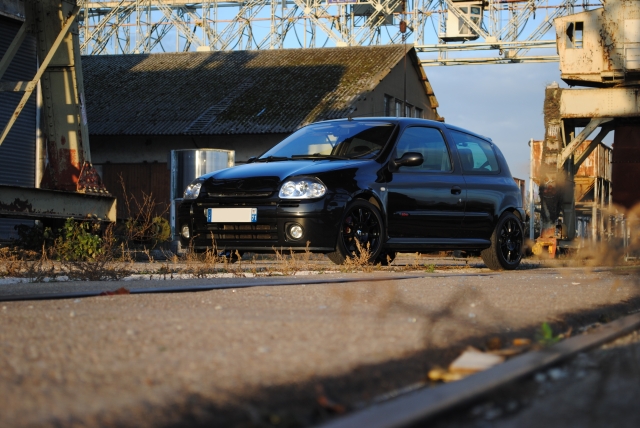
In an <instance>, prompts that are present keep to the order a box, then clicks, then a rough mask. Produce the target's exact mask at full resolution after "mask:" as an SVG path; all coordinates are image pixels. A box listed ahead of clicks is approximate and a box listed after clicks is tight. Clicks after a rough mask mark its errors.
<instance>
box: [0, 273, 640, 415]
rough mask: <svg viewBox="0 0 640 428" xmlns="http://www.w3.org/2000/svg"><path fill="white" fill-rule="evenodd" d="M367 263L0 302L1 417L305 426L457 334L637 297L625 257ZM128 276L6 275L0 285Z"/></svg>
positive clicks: (372, 390)
mask: <svg viewBox="0 0 640 428" xmlns="http://www.w3.org/2000/svg"><path fill="white" fill-rule="evenodd" d="M410 274H411V275H414V277H413V278H408V279H401V278H400V277H402V276H406V275H410ZM380 275H381V274H379V273H378V274H365V273H361V274H348V275H347V274H326V275H315V276H300V277H293V278H288V279H286V281H291V282H290V283H289V284H287V285H276V284H279V283H282V282H283V280H282V278H276V279H264V278H252V280H255V283H251V284H250V285H254V284H255V286H250V287H243V288H241V287H240V286H239V285H242V284H240V282H242V283H243V284H245V283H247V282H248V281H249V279H247V278H236V279H231V278H229V279H226V278H216V279H214V280H212V279H194V280H173V281H166V280H165V281H157V282H147V281H136V282H135V287H138V288H144V287H147V288H158V287H161V286H171V287H181V286H189V287H199V286H216V287H218V286H220V287H226V286H229V288H219V289H212V290H209V291H199V292H183V293H155V294H129V295H115V296H98V297H88V298H70V299H55V300H37V301H11V302H2V303H0V356H1V358H0V396H1V397H3V398H2V400H1V401H0V426H7V427H22V426H45V427H48V426H51V427H54V426H55V427H67V426H68V427H72V426H91V427H93V426H96V427H97V426H100V427H104V426H118V427H129V426H131V427H133V426H135V427H145V426H149V427H151V426H153V427H158V426H160V427H174V426H224V427H230V426H231V427H245V426H247V427H249V426H252V427H253V426H309V425H313V424H315V423H318V422H321V421H323V420H326V419H327V418H330V417H333V416H334V415H335V414H337V413H340V412H342V411H343V410H346V411H352V410H356V409H358V408H361V407H363V406H366V405H367V404H368V403H371V402H372V401H373V400H376V398H377V397H379V396H380V394H384V393H387V392H389V391H391V390H394V389H397V388H402V387H406V386H407V385H414V384H416V383H423V382H424V381H425V378H426V373H427V372H428V371H429V370H430V369H431V368H433V367H434V366H446V365H447V364H448V363H449V362H451V361H452V360H453V359H454V358H455V357H456V356H457V355H459V353H460V352H461V351H462V350H463V349H464V348H465V347H467V346H469V345H473V346H476V347H480V348H482V347H483V346H484V345H485V344H486V343H487V340H488V339H490V338H495V337H497V338H500V340H501V341H502V342H503V343H508V342H509V341H510V340H511V339H513V338H516V337H529V338H533V339H535V336H536V332H537V331H539V329H540V325H541V323H542V322H549V323H550V324H551V325H552V326H553V328H554V332H555V333H560V332H566V331H568V330H569V329H570V328H572V330H573V332H577V331H578V330H579V328H580V327H584V326H586V325H589V324H592V323H594V322H598V321H607V320H609V319H613V318H616V317H618V316H621V315H624V314H626V313H629V312H631V311H635V310H638V309H639V308H640V282H639V279H640V277H638V275H637V274H636V273H635V272H634V271H630V270H607V269H594V268H537V269H527V270H519V271H515V272H491V271H488V270H486V269H478V268H467V269H459V270H450V271H443V272H438V271H436V272H434V273H428V272H425V271H424V270H421V271H416V272H402V273H396V274H388V273H387V274H384V275H386V276H385V279H384V280H380ZM350 278H357V279H365V280H366V281H363V282H344V281H345V280H346V279H350ZM318 279H321V280H323V279H327V280H335V279H337V280H339V281H342V282H338V283H312V282H313V281H317V280H318ZM373 279H377V280H375V281H373ZM234 281H235V283H234ZM269 281H271V285H269ZM133 284H134V283H133V282H128V283H115V282H100V283H79V282H76V283H54V284H23V285H21V286H18V285H15V284H14V285H11V284H5V285H0V297H1V296H9V295H13V296H15V295H16V294H19V293H25V292H36V291H37V292H43V290H44V292H51V291H55V292H64V291H69V290H71V289H72V290H74V291H75V292H79V291H82V290H89V289H90V290H98V289H100V288H102V289H107V290H113V289H115V288H117V287H118V286H121V285H124V286H125V287H129V288H133V287H134V285H133ZM234 285H235V287H234Z"/></svg>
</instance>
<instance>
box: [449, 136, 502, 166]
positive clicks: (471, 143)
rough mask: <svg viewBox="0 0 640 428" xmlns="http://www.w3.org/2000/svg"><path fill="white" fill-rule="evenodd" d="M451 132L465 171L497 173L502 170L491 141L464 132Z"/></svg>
mask: <svg viewBox="0 0 640 428" xmlns="http://www.w3.org/2000/svg"><path fill="white" fill-rule="evenodd" d="M450 132H451V134H452V135H453V140H454V141H455V144H456V148H457V149H458V154H459V155H460V163H461V164H462V170H463V171H464V172H467V173H473V174H497V173H498V172H500V167H499V165H498V159H497V158H496V154H495V152H494V151H493V145H492V144H491V143H490V142H488V141H486V140H483V139H482V138H478V137H475V136H473V135H469V134H465V133H464V132H459V131H450Z"/></svg>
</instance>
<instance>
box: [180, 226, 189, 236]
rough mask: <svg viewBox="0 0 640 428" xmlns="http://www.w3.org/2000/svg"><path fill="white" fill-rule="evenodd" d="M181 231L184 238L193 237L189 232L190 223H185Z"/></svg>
mask: <svg viewBox="0 0 640 428" xmlns="http://www.w3.org/2000/svg"><path fill="white" fill-rule="evenodd" d="M181 233H182V237H183V238H186V239H189V238H191V234H190V233H189V225H186V224H183V225H182V231H181Z"/></svg>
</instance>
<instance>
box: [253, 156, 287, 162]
mask: <svg viewBox="0 0 640 428" xmlns="http://www.w3.org/2000/svg"><path fill="white" fill-rule="evenodd" d="M285 160H291V158H288V157H286V156H267V157H266V158H260V159H256V160H255V161H254V162H278V161H285Z"/></svg>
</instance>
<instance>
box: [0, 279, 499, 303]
mask: <svg viewBox="0 0 640 428" xmlns="http://www.w3.org/2000/svg"><path fill="white" fill-rule="evenodd" d="M492 275H495V273H472V274H452V275H443V274H415V275H401V276H389V275H385V276H375V277H370V278H329V279H311V280H308V279H305V278H303V277H289V278H286V279H285V278H283V279H281V280H279V281H274V282H260V281H259V280H260V279H264V278H257V280H254V281H245V282H235V283H227V284H207V285H187V286H171V287H149V288H131V289H128V290H127V291H128V294H160V293H189V292H198V291H211V290H222V289H231V288H249V287H276V286H286V285H302V284H305V285H317V284H344V283H355V282H380V281H395V280H405V279H417V278H425V277H429V278H442V277H447V278H449V277H456V276H492ZM157 276H158V277H160V275H157ZM155 281H171V280H163V279H160V278H158V279H156V280H155ZM173 281H183V280H182V279H179V280H173ZM66 282H69V283H72V284H73V283H77V282H79V281H66ZM86 282H92V283H95V282H96V281H86ZM136 282H137V281H136ZM100 283H101V284H104V288H103V289H101V290H92V291H77V292H59V293H32V294H14V295H12V294H5V295H0V302H18V301H31V300H59V299H77V298H83V297H96V296H104V295H109V294H108V293H109V292H110V291H112V290H115V289H117V288H118V287H124V286H125V285H127V284H130V283H131V282H130V281H100ZM55 284H58V285H59V284H60V283H59V282H58V283H55ZM63 284H64V283H63ZM12 285H16V284H12ZM44 285H45V286H51V283H46V284H44Z"/></svg>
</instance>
